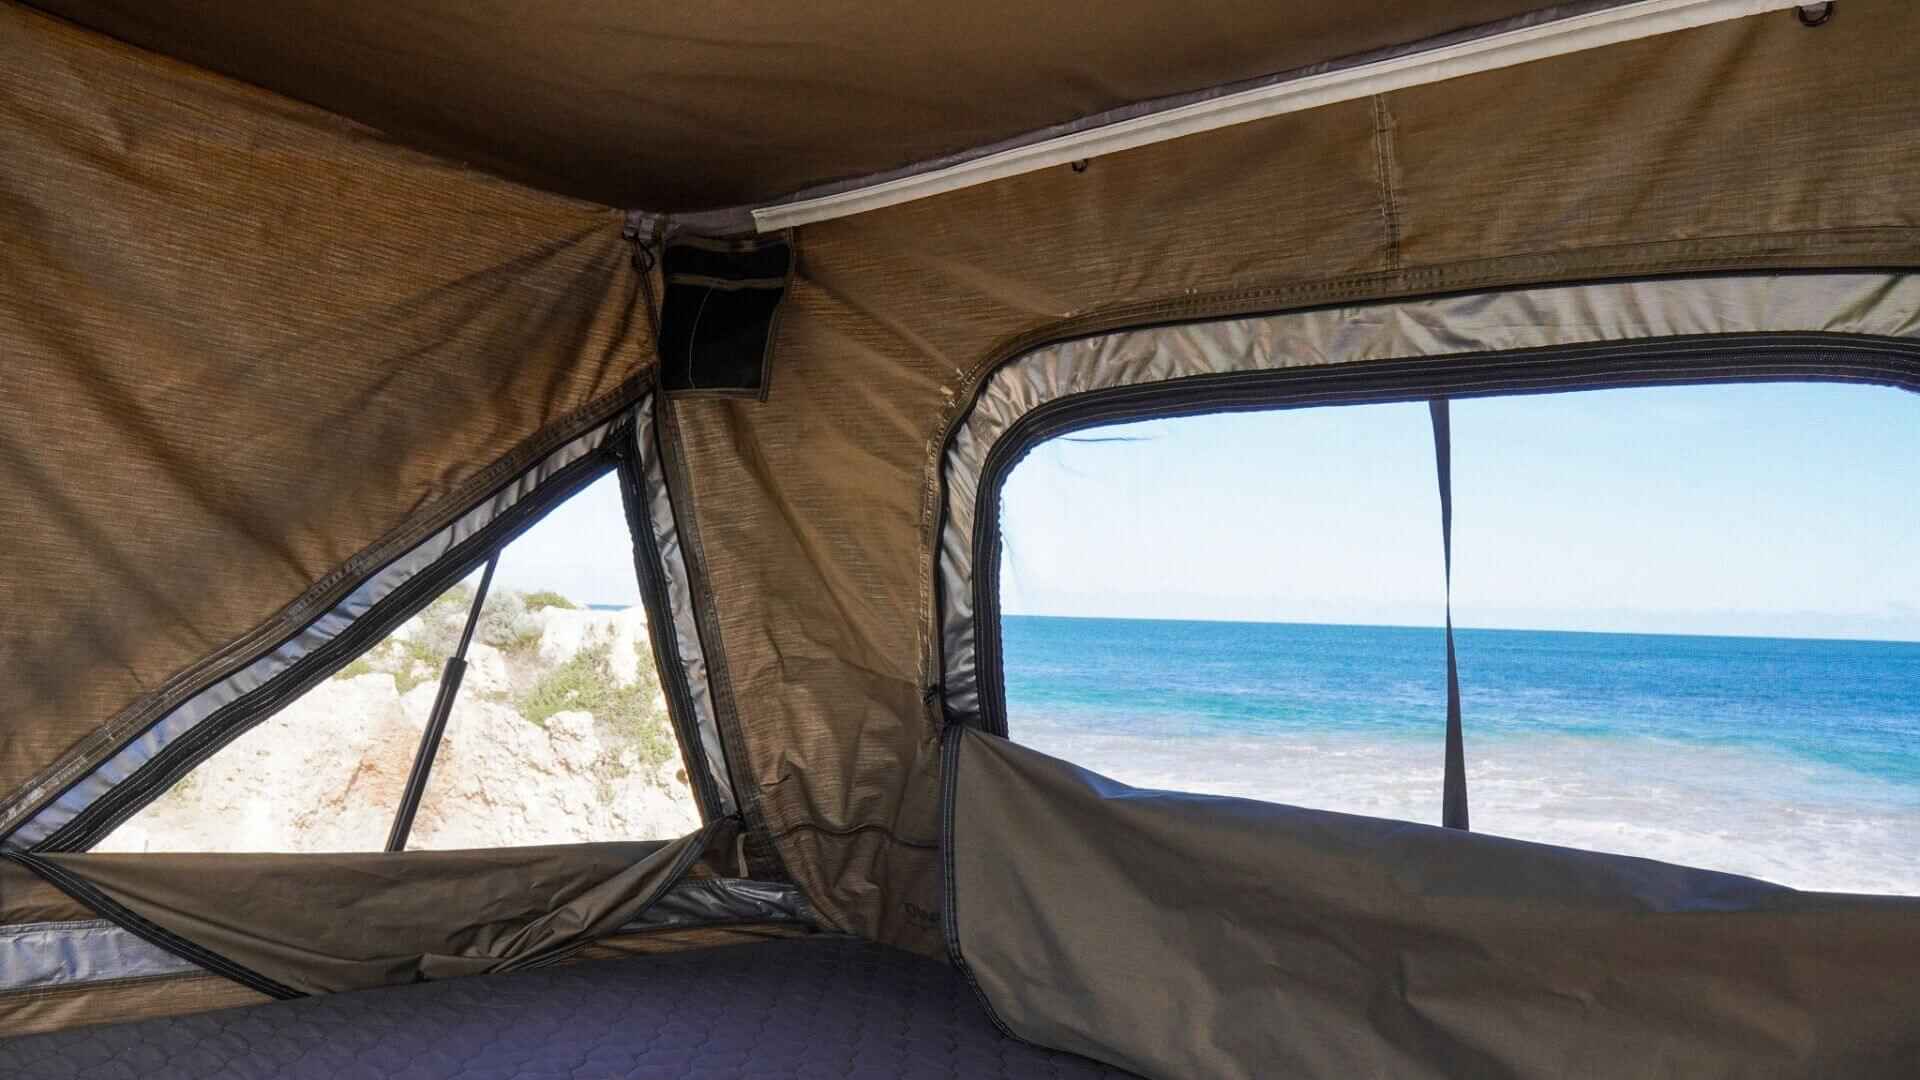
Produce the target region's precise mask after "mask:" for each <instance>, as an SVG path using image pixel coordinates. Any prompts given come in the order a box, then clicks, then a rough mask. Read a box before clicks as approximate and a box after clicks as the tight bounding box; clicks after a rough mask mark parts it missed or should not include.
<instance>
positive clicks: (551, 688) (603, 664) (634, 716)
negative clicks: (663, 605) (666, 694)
mask: <svg viewBox="0 0 1920 1080" xmlns="http://www.w3.org/2000/svg"><path fill="white" fill-rule="evenodd" d="M612 652H613V647H612V645H611V643H609V642H605V641H599V642H595V643H593V644H591V645H589V646H587V647H586V648H584V649H581V650H580V651H579V652H578V653H576V654H574V656H573V657H572V658H571V659H569V660H567V661H566V662H565V663H563V664H560V665H559V666H558V667H555V668H554V669H552V670H551V671H548V672H546V673H544V674H542V675H541V676H540V678H539V679H538V680H537V681H535V682H534V684H533V686H532V687H531V688H529V689H528V690H527V692H526V693H524V694H522V695H521V696H520V700H519V701H518V702H517V705H518V708H519V711H520V715H521V716H522V717H524V718H526V719H527V720H528V721H531V722H532V723H535V724H539V725H540V726H541V727H545V726H546V724H547V721H548V720H551V719H552V718H553V716H554V714H555V713H562V712H571V711H580V712H589V713H592V714H593V719H594V722H595V724H596V725H597V726H598V727H599V728H600V730H601V731H602V732H603V734H605V735H606V736H609V737H611V738H612V739H613V740H614V742H615V743H616V744H618V746H619V748H620V749H621V750H627V749H632V750H633V751H635V753H636V756H637V757H638V758H639V759H640V763H641V765H642V766H643V767H645V768H649V769H651V768H656V767H658V766H659V765H660V764H661V763H663V762H665V761H666V760H667V759H669V758H671V757H672V756H673V753H674V749H675V746H674V738H673V730H672V728H671V726H670V725H669V724H668V722H667V716H666V712H665V711H664V710H662V709H659V708H658V707H656V706H655V704H654V699H655V697H656V696H658V694H659V692H660V684H659V680H658V678H657V676H656V675H655V674H654V672H653V670H652V665H650V664H647V663H645V662H644V661H643V662H642V663H641V665H640V671H639V672H638V674H639V675H640V678H639V679H638V680H636V681H635V682H634V683H633V685H631V686H621V685H619V684H618V683H616V682H615V681H614V677H613V663H612V659H611V658H612Z"/></svg>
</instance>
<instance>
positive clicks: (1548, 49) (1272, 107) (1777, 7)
mask: <svg viewBox="0 0 1920 1080" xmlns="http://www.w3.org/2000/svg"><path fill="white" fill-rule="evenodd" d="M1792 8H1800V9H1803V10H1805V9H1814V10H1820V11H1822V12H1824V10H1827V9H1828V5H1824V4H1803V3H1798V2H1795V0H1631V2H1628V3H1622V4H1619V5H1617V6H1613V7H1606V8H1601V9H1599V10H1588V11H1583V12H1580V13H1577V14H1571V15H1567V16H1565V17H1562V18H1555V19H1550V20H1546V21H1536V22H1532V23H1526V22H1524V21H1522V22H1520V23H1517V24H1516V25H1515V26H1514V27H1512V28H1511V29H1498V30H1495V31H1493V32H1491V33H1488V34H1485V35H1484V36H1478V37H1471V38H1468V39H1466V40H1452V41H1448V42H1446V43H1441V44H1436V45H1435V47H1433V48H1431V49H1424V50H1422V49H1415V50H1413V51H1410V52H1406V53H1403V54H1399V55H1393V56H1389V57H1387V58H1385V59H1381V60H1376V61H1369V62H1363V63H1358V64H1354V65H1352V66H1349V67H1341V68H1336V69H1334V70H1322V71H1316V72H1314V73H1311V74H1305V75H1302V76H1300V77H1299V78H1293V79H1280V80H1278V81H1274V82H1270V83H1265V84H1263V85H1260V86H1256V87H1253V88H1251V89H1247V90H1241V91H1237V92H1233V93H1228V94H1223V95H1220V96H1217V97H1211V98H1206V99H1204V100H1199V101H1192V102H1189V103H1186V104H1178V105H1172V106H1170V107H1168V108H1166V109H1164V110H1159V111H1154V112H1148V113H1146V114H1144V115H1128V116H1127V117H1126V118H1124V119H1116V120H1115V121H1114V122H1112V123H1104V124H1103V123H1098V122H1097V119H1096V122H1095V123H1094V124H1093V125H1092V126H1087V127H1083V128H1081V129H1080V130H1076V131H1073V132H1071V133H1068V134H1063V135H1059V136H1055V137H1050V138H1044V139H1040V140H1038V141H1035V142H1031V143H1027V144H1024V145H1018V146H1014V147H1011V148H1008V149H1003V150H999V151H995V152H992V153H987V154H983V155H981V156H979V157H975V158H970V159H967V160H963V161H960V162H957V163H953V164H948V165H943V166H938V167H934V168H930V169H927V170H925V171H921V172H911V173H908V174H905V175H897V176H893V177H891V178H888V179H884V180H879V181H877V182H875V183H872V184H867V185H862V186H856V187H853V188H850V189H848V190H844V191H837V192H833V193H829V194H822V195H818V196H815V197H806V196H805V195H804V194H803V195H802V196H801V197H799V198H796V199H793V200H792V201H789V202H784V203H779V204H776V205H771V206H763V207H758V208H755V209H754V210H753V211H752V214H753V223H754V227H755V229H757V230H758V231H760V232H773V231H776V230H779V229H785V228H791V227H793V226H796V225H807V224H811V223H813V222H819V221H830V220H833V219H835V218H842V217H847V216H849V215H852V214H858V213H862V212H864V211H867V210H877V209H880V208H881V207H885V206H895V205H898V204H900V203H904V202H911V201H913V200H915V199H924V198H928V197H930V196H933V195H939V194H942V193H944V192H948V191H955V190H958V189H961V188H967V187H973V186H975V185H977V184H984V183H988V182H990V181H993V180H1001V179H1005V178H1007V177H1010V176H1019V175H1020V174H1022V173H1029V172H1034V171H1037V170H1040V169H1045V168H1050V167H1053V166H1056V165H1065V164H1069V163H1071V162H1075V161H1081V160H1085V159H1088V158H1094V157H1099V156H1101V155H1103V154H1112V153H1116V152H1118V151H1121V150H1131V149H1134V148H1135V147H1140V146H1148V145H1151V144H1153V143H1158V142H1165V141H1167V140H1169V139H1177V138H1180V137H1181V136H1184V135H1194V134H1198V133H1200V132H1203V131H1212V130H1215V129H1216V128H1223V127H1228V126H1231V125H1234V124H1244V123H1248V122H1250V121H1253V120H1263V119H1266V118H1267V117H1271V116H1280V115H1283V114H1286V113H1293V112H1303V111H1305V110H1307V109H1313V108H1318V107H1320V106H1322V105H1332V104H1336V103H1338V102H1342V101H1352V100H1355V99H1357V98H1365V97H1369V96H1371V95H1374V94H1380V93H1387V92H1389V91H1394V90H1404V89H1406V88H1408V87H1413V86H1422V85H1425V84H1428V83H1435V82H1441V81H1443V80H1446V79H1454V78H1458V77H1460V76H1463V75H1472V74H1476V73H1478V72H1482V71H1492V70H1495V69H1497V68H1503V67H1511V66H1513V65H1515V64H1524V63H1528V62H1530V61H1533V60H1544V59H1547V58H1549V57H1554V56H1563V55H1566V54H1568V53H1574V52H1581V51H1584V50H1587V49H1597V48H1601V47H1604V46H1607V45H1614V44H1618V43H1621V42H1626V41H1635V40H1638V39H1641V38H1648V37H1655V36H1658V35H1660V34H1669V33H1673V32H1675V31H1680V30H1690V29H1694V28H1696V27H1701V26H1708V25H1711V24H1713V23H1720V22H1727V21H1729V20H1733V19H1739V18H1745V17H1747V16H1750V15H1758V14H1762V13H1765V12H1772V11H1786V10H1788V9H1792Z"/></svg>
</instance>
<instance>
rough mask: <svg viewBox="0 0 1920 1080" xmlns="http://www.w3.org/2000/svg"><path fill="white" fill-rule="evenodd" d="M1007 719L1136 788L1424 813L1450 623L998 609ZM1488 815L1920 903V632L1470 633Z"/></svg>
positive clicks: (1531, 833) (1476, 756) (1473, 761)
mask: <svg viewBox="0 0 1920 1080" xmlns="http://www.w3.org/2000/svg"><path fill="white" fill-rule="evenodd" d="M1003 637H1004V650H1003V655H1004V657H1005V661H1006V687H1007V703H1008V718H1009V722H1008V727H1009V733H1010V734H1011V736H1012V737H1013V739H1014V740H1015V741H1017V742H1020V743H1023V744H1026V745H1028V746H1032V747H1034V748H1036V749H1039V750H1042V751H1044V752H1047V753H1050V754H1053V755H1056V756H1058V757H1062V758H1065V759H1067V760H1069V761H1072V762H1074V763H1075V764H1078V765H1081V766H1083V767H1085V768H1089V769H1092V770H1094V771H1095V772H1099V773H1103V774H1105V775H1107V776H1111V777H1113V778H1114V779H1117V780H1120V781H1123V782H1125V783H1129V784H1133V785H1135V786H1140V787H1155V788H1171V789H1178V790H1186V791H1197V792H1207V793H1212V794H1224V795H1240V796H1246V797H1250V798H1257V799H1265V800H1269V801H1273V802H1284V803H1292V804H1294V805H1299V806H1310V807H1315V808H1318V809H1324V810H1338V811H1343V812H1347V813H1356V814H1368V815H1372V816H1376V817H1388V818H1398V819H1402V820H1409V821H1418V822H1425V823H1428V824H1438V823H1439V817H1440V783H1441V762H1442V750H1443V742H1442V737H1443V734H1444V730H1445V723H1446V646H1445V638H1444V637H1443V635H1442V632H1441V631H1440V630H1439V629H1437V628H1436V629H1425V628H1403V627H1377V626H1321V625H1306V624H1294V623H1231V622H1182V621H1172V620H1142V619H1076V618H1055V617H1041V616H1009V617H1007V618H1006V619H1005V625H1004V633H1003ZM1456 640H1457V644H1458V648H1459V662H1460V686H1461V703H1462V711H1463V715H1464V721H1465V722H1464V729H1465V733H1466V750H1467V784H1468V790H1469V794H1470V805H1471V810H1472V820H1473V826H1474V829H1475V830H1476V831H1479V832H1487V833H1494V834H1497V835H1502V836H1511V837H1516V838H1519V839H1524V840H1535V841H1541V842H1545V843H1553V844H1563V845H1566V846H1569V847H1579V848H1586V849H1589V850H1596V851H1610V852H1617V853H1620V854H1627V855H1638V856H1642V857H1646V858H1654V859H1661V860H1664V861H1667V862H1674V863H1681V864H1685V865H1689V866H1699V867H1706V868H1709V869H1714V870H1725V871H1730V872H1734V873H1740V874H1748V875H1751V876H1754V877H1759V878H1764V879H1767V880H1770V881H1775V882H1778V883H1780V884H1783V885H1790V886H1793V887H1795V888H1800V889H1820V890H1830V891H1840V892H1870V893H1898V894H1908V895H1920V643H1905V642H1874V641H1830V640H1803V639H1781V638H1746V637H1683V636H1670V635H1646V634H1597V633H1565V632H1555V631H1536V630H1459V631H1456Z"/></svg>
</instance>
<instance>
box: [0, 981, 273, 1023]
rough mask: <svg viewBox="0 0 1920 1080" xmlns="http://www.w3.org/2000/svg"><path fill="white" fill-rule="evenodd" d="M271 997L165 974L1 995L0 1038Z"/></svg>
mask: <svg viewBox="0 0 1920 1080" xmlns="http://www.w3.org/2000/svg"><path fill="white" fill-rule="evenodd" d="M272 1000H273V999H272V998H270V997H268V996H267V995H265V994H262V993H260V992H259V991H257V990H249V989H247V988H246V987H244V986H241V985H240V984H239V983H237V982H234V981H232V980H230V979H224V978H222V977H220V976H218V975H162V976H159V977H156V978H150V979H125V980H121V981H116V982H98V983H83V984H79V985H74V986H55V987H49V988H47V989H43V990H21V991H16V992H14V993H8V994H0V1036H6V1037H11V1036H16V1035H34V1034H38V1033H39V1032H42V1031H59V1030H61V1029H63V1028H71V1027H83V1026H85V1025H88V1024H117V1023H120V1022H122V1021H127V1020H150V1019H153V1018H154V1017H159V1016H185V1015H187V1014H188V1013H197V1012H207V1011H209V1010H212V1009H231V1008H234V1007H235V1006H239V1005H261V1004H265V1003H266V1002H269V1001H272Z"/></svg>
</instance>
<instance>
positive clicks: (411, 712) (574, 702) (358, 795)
mask: <svg viewBox="0 0 1920 1080" xmlns="http://www.w3.org/2000/svg"><path fill="white" fill-rule="evenodd" d="M479 576H480V575H479V572H477V571H476V572H475V573H474V574H472V575H470V576H469V578H468V579H467V580H465V581H462V582H460V583H458V584H456V585H454V586H452V587H451V588H449V589H447V590H446V591H445V592H444V593H442V594H441V595H440V596H439V597H438V598H436V599H435V600H434V601H433V602H432V603H430V604H428V605H427V606H426V607H425V608H424V609H422V610H421V611H420V612H419V613H418V614H416V615H414V616H413V617H412V618H411V619H409V620H408V621H407V622H406V623H404V624H403V625H401V626H400V627H399V628H398V629H397V630H395V631H394V632H393V633H391V634H389V635H388V636H387V637H386V638H385V639H383V640H381V641H380V642H378V643H377V644H375V645H373V646H372V647H371V648H369V649H367V650H366V651H364V652H363V653H361V654H360V655H359V656H358V657H356V658H355V659H354V660H353V661H352V662H350V663H348V664H347V665H346V666H344V667H342V668H340V669H339V670H338V671H336V672H334V673H333V674H332V676H331V677H329V678H327V679H326V680H325V681H323V682H321V683H319V684H318V685H316V686H314V687H313V688H312V689H311V690H309V691H307V692H306V693H305V694H304V695H302V696H301V697H300V698H298V699H297V700H295V701H294V702H293V703H292V704H290V705H288V706H287V707H286V708H284V709H282V710H281V711H280V712H278V713H277V714H275V715H274V716H273V717H272V718H270V719H268V720H267V721H265V722H263V723H261V724H260V725H259V726H257V727H255V728H254V729H253V730H251V731H249V732H247V733H246V734H244V735H242V736H240V737H239V738H238V739H235V740H234V741H233V742H232V743H229V744H228V745H227V746H226V747H224V748H223V749H221V750H220V751H219V752H218V753H216V754H214V755H213V756H212V757H210V758H208V759H207V760H206V761H205V762H203V763H202V764H200V765H199V766H198V767H196V768H195V769H194V770H193V771H192V772H190V773H188V774H187V775H186V776H185V777H184V778H182V779H181V780H180V781H179V782H178V783H176V784H175V785H174V786H173V787H172V788H170V789H169V790H167V791H166V792H165V793H163V794H162V795H161V796H160V797H159V798H157V799H156V800H155V801H153V802H152V803H150V804H148V805H147V806H146V807H145V808H143V809H142V810H141V811H140V812H139V813H138V814H136V815H134V816H133V817H131V818H129V819H128V820H127V821H126V822H125V823H124V824H122V825H121V826H120V827H119V828H117V829H116V830H114V831H113V832H112V833H110V834H109V835H108V836H107V837H106V838H105V839H103V840H102V841H101V842H100V843H99V844H98V845H96V847H95V848H94V850H96V851H256V852H258V851H378V850H380V849H381V848H382V847H383V846H384V845H385V843H386V841H387V836H388V830H389V827H390V826H391V824H392V821H393V817H394V812H395V809H396V807H397V806H398V805H399V802H400V799H401V795H402V792H403V791H404V789H405V786H406V783H407V776H408V773H409V771H410V769H411V766H412V763H413V759H414V756H415V752H416V751H417V750H418V748H419V745H420V735H421V731H422V729H423V727H424V726H425V725H426V722H427V719H428V716H429V713H430V711H431V709H432V706H433V701H434V696H435V694H436V692H437V688H438V685H439V679H440V676H441V672H442V669H443V667H444V665H445V662H446V658H447V657H448V656H449V655H450V654H451V653H452V650H453V649H454V648H455V646H456V644H457V642H458V640H459V637H460V633H461V630H462V628H463V626H464V624H465V622H466V619H467V615H468V612H469V609H470V607H471V604H472V600H473V596H474V588H475V586H476V584H477V582H478V579H479ZM466 661H467V670H466V673H465V677H464V678H463V680H462V681H461V685H460V688H459V694H458V696H457V697H456V698H455V701H454V707H453V710H452V713H451V714H450V717H449V720H448V723H447V726H446V731H445V736H444V738H443V739H442V742H441V745H440V748H439V752H438V753H437V755H436V756H435V758H434V761H433V768H432V771H431V773H430V775H429V779H428V782H427V786H426V788H425V791H424V796H423V798H422V800H421V803H420V807H419V811H418V814H417V816H416V818H415V820H414V823H413V826H412V828H411V830H410V833H409V842H408V847H409V848H413V849H420V848H487V847H503V846H513V845H525V844H550V843H571V842H583V841H597V840H634V839H652V838H665V837H671V836H680V835H683V834H685V833H687V832H690V831H692V830H693V829H695V828H697V827H698V826H699V823H700V812H699V809H698V806H697V803H696V800H695V796H694V794H693V792H692V790H691V789H690V787H689V783H688V773H687V771H686V769H685V768H684V766H683V765H682V764H681V762H680V750H679V744H678V741H677V739H676V737H675V733H674V727H673V724H672V722H671V720H670V719H669V716H668V710H667V707H666V702H665V699H664V696H663V694H662V692H661V687H660V680H659V676H658V673H657V671H656V670H655V664H654V653H653V649H652V645H651V639H650V636H649V627H648V624H647V619H646V616H645V613H644V609H643V608H642V607H641V603H640V596H639V592H638V588H637V585H636V579H635V573H634V553H633V547H632V545H631V542H630V540H629V538H628V531H627V521H626V516H625V513H624V511H623V508H622V505H621V493H620V489H619V484H618V479H617V477H616V476H615V475H614V474H612V473H608V474H607V475H605V476H602V477H601V478H600V479H598V480H596V481H594V482H593V483H592V484H590V485H589V486H587V487H585V488H584V489H582V490H581V491H580V492H579V493H577V494H575V495H574V496H572V497H571V498H569V499H568V500H567V501H566V502H564V503H562V504H560V505H559V506H558V507H556V508H554V509H553V510H552V511H550V512H549V513H548V514H547V516H546V517H544V518H542V519H541V520H540V521H539V522H537V523H536V524H535V525H533V527H532V528H530V529H528V530H527V531H526V532H524V533H522V534H521V535H520V536H519V537H518V538H517V539H515V540H513V541H512V542H511V543H509V544H508V545H507V546H506V547H505V548H504V549H503V550H502V551H501V553H500V561H499V565H498V570H497V571H496V574H495V578H494V580H493V582H492V586H491V588H490V589H489V590H488V594H487V598H486V602H485V604H484V605H483V606H482V608H481V611H480V617H479V620H478V622H477V625H476V628H475V635H474V638H473V641H472V642H471V644H470V646H469V648H468V652H467V657H466Z"/></svg>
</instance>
